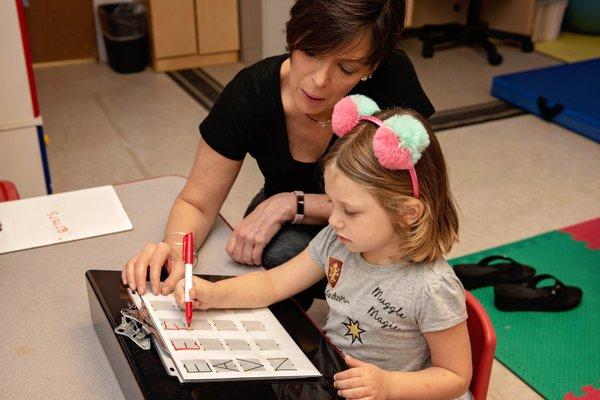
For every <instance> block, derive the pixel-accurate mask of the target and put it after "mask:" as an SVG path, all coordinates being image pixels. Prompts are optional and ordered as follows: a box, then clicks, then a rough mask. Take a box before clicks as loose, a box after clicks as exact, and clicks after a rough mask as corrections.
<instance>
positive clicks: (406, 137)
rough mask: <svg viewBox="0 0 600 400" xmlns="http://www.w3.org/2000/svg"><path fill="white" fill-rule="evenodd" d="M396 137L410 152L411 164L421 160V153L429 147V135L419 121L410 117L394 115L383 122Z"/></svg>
mask: <svg viewBox="0 0 600 400" xmlns="http://www.w3.org/2000/svg"><path fill="white" fill-rule="evenodd" d="M383 123H384V125H386V126H389V127H390V128H392V130H393V131H394V132H395V133H396V135H398V138H399V139H400V141H401V142H402V144H403V145H404V146H405V147H407V148H408V149H409V150H410V154H411V156H412V161H413V164H416V163H417V161H419V159H420V158H421V153H423V151H425V149H426V148H427V146H429V135H428V134H427V129H425V127H424V126H423V124H422V123H421V121H419V120H418V119H416V118H415V117H413V116H412V115H406V114H405V115H394V116H393V117H390V118H388V119H386V120H385V121H383Z"/></svg>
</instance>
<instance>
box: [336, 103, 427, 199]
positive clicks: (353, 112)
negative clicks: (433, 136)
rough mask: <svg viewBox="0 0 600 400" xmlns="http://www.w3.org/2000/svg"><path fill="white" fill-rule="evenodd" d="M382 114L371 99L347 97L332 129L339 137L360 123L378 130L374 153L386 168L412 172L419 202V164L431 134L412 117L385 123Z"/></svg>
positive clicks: (337, 112) (394, 118) (374, 141)
mask: <svg viewBox="0 0 600 400" xmlns="http://www.w3.org/2000/svg"><path fill="white" fill-rule="evenodd" d="M378 111H380V109H379V107H378V106H377V104H376V103H375V102H374V101H373V100H371V99H370V98H369V97H367V96H363V95H360V94H355V95H351V96H346V97H344V98H342V99H341V100H340V101H338V102H337V104H336V105H335V107H334V108H333V114H332V116H331V125H332V128H333V132H335V134H336V135H338V136H340V137H341V136H344V135H346V134H347V133H349V132H350V131H351V130H352V129H354V127H355V126H356V125H358V123H359V122H360V121H369V122H371V123H374V124H375V125H377V126H378V128H377V130H376V131H375V135H374V136H373V153H374V154H375V157H377V160H378V161H379V163H380V164H381V166H382V167H384V168H386V169H390V170H401V169H405V170H408V172H409V174H410V179H411V182H412V187H413V195H414V197H415V198H419V180H418V179H417V172H416V171H415V168H414V166H415V164H416V163H417V161H419V159H420V158H421V155H422V154H423V151H425V149H426V148H427V146H429V134H428V132H427V129H426V128H425V126H424V125H423V124H422V123H421V121H419V120H418V119H416V118H415V117H413V116H412V115H410V114H397V115H394V116H392V117H390V118H387V119H386V120H384V121H382V120H380V119H379V118H377V117H374V116H373V114H375V113H376V112H378Z"/></svg>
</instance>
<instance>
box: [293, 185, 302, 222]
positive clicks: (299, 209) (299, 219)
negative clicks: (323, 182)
mask: <svg viewBox="0 0 600 400" xmlns="http://www.w3.org/2000/svg"><path fill="white" fill-rule="evenodd" d="M292 193H293V194H294V195H296V215H294V219H293V220H292V224H301V223H302V220H303V219H304V192H303V191H301V190H294V191H293V192H292Z"/></svg>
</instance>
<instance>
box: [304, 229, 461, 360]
mask: <svg viewBox="0 0 600 400" xmlns="http://www.w3.org/2000/svg"><path fill="white" fill-rule="evenodd" d="M308 249H309V253H310V256H311V258H312V259H313V260H314V261H315V263H316V264H318V265H319V266H321V267H322V268H323V269H324V270H325V274H326V276H327V280H328V283H327V287H326V289H325V298H326V299H327V303H328V304H329V307H330V311H329V315H328V318H327V323H326V324H325V327H324V331H325V334H326V335H327V336H328V337H329V338H330V340H331V341H332V342H333V343H334V344H335V345H336V346H337V347H339V348H340V350H342V351H343V352H344V353H347V354H349V355H351V356H352V357H355V358H357V359H359V360H362V361H365V362H370V363H373V364H375V365H377V366H379V367H380V368H383V369H386V370H389V371H418V370H421V369H424V368H426V367H428V366H430V365H431V362H430V352H429V347H428V346H427V342H426V341H425V337H424V336H423V332H433V331H440V330H443V329H447V328H451V327H453V326H455V325H458V324H459V323H461V322H463V321H465V320H466V319H467V311H466V305H465V292H464V288H463V286H462V284H461V283H460V281H459V280H458V278H457V277H456V275H455V273H454V271H453V269H452V267H450V265H449V264H448V263H447V262H446V260H444V259H438V260H436V261H435V262H433V263H418V264H412V263H408V262H397V263H394V264H392V265H387V266H381V265H373V264H369V263H368V262H366V261H365V260H364V259H363V258H362V256H361V255H360V253H351V252H349V251H348V250H347V249H346V247H345V246H344V245H343V244H342V243H340V242H339V241H338V240H337V236H336V235H335V233H334V232H333V229H332V228H331V226H327V227H326V228H325V229H323V230H322V231H321V232H320V233H319V234H318V235H317V236H316V237H315V238H314V239H313V240H312V241H311V242H310V244H309V246H308Z"/></svg>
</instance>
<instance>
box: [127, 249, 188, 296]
mask: <svg viewBox="0 0 600 400" xmlns="http://www.w3.org/2000/svg"><path fill="white" fill-rule="evenodd" d="M165 263H166V268H167V271H168V272H169V277H168V278H167V279H166V280H165V281H164V282H163V283H162V285H161V282H160V272H161V270H162V268H163V266H164V265H165ZM148 268H150V286H151V290H152V293H154V294H158V293H159V292H160V293H162V294H165V295H166V294H169V293H171V292H172V291H173V288H174V287H175V284H176V283H177V281H179V280H180V279H181V278H183V276H184V273H185V269H184V266H183V260H182V258H181V250H178V251H176V250H174V246H171V245H169V244H168V243H165V242H160V243H149V244H147V245H146V246H145V247H144V249H143V250H142V251H141V252H139V253H138V254H136V255H135V256H134V257H132V258H131V259H130V260H129V261H128V262H127V264H125V266H124V267H123V271H121V280H122V281H123V284H124V285H129V288H130V289H131V290H137V292H138V293H139V294H144V293H146V277H147V275H148Z"/></svg>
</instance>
